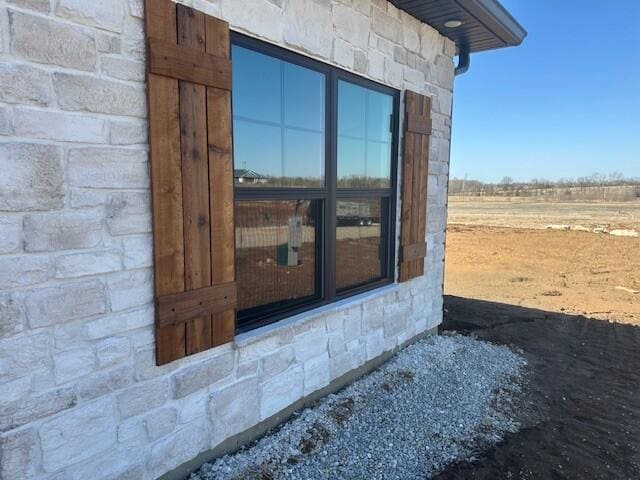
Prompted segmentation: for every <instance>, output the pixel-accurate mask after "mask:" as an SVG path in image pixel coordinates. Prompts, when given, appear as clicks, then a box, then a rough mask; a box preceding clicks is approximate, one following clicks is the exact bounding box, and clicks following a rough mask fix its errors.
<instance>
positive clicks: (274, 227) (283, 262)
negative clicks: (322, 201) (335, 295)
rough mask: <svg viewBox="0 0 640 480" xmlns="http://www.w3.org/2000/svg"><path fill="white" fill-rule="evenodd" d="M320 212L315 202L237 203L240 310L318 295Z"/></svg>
mask: <svg viewBox="0 0 640 480" xmlns="http://www.w3.org/2000/svg"><path fill="white" fill-rule="evenodd" d="M317 211H318V208H317V207H316V205H315V202H312V201H310V200H283V201H281V200H275V201H271V200H270V201H259V200H242V201H236V211H235V230H236V279H237V284H238V310H246V309H249V308H253V307H258V306H267V305H272V304H286V303H287V302H291V301H295V300H301V299H304V298H309V297H313V296H314V295H316V293H317V287H316V240H315V239H316V224H317V218H316V213H315V212H317Z"/></svg>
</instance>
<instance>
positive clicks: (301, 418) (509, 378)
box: [191, 335, 526, 480]
mask: <svg viewBox="0 0 640 480" xmlns="http://www.w3.org/2000/svg"><path fill="white" fill-rule="evenodd" d="M525 372H526V367H525V362H524V361H523V359H522V357H521V356H520V355H518V354H516V353H514V352H513V351H511V350H510V349H508V348H505V347H499V346H495V345H492V344H489V343H486V342H480V341H478V340H475V339H472V338H469V337H463V336H459V335H456V336H440V337H430V338H427V339H424V340H422V341H420V342H418V343H416V344H414V345H412V346H410V347H408V348H406V349H405V350H403V351H402V352H400V353H399V354H397V355H396V356H395V357H394V358H393V359H392V360H390V361H389V362H387V363H386V364H384V365H383V366H381V367H380V368H379V369H377V370H375V371H374V372H372V373H371V374H369V375H367V376H365V377H363V378H361V379H360V380H358V381H357V382H355V383H354V384H352V385H350V386H348V387H347V388H345V389H343V390H342V391H340V392H339V393H337V394H335V395H330V396H328V397H325V398H324V399H322V400H321V401H320V402H319V403H318V404H317V405H316V406H314V407H313V408H309V409H306V410H304V411H302V412H300V413H299V414H298V415H297V416H295V417H294V418H293V419H292V420H290V421H289V422H287V423H285V424H284V425H283V426H282V427H281V428H280V429H278V430H277V431H275V432H273V433H271V434H269V435H267V436H266V437H264V438H263V439H261V440H260V441H258V442H257V443H256V444H254V445H253V446H251V447H249V448H248V449H246V450H243V451H240V452H238V453H236V454H234V455H230V456H226V457H222V458H221V459H218V460H217V461H216V462H214V463H213V464H205V465H204V466H203V467H202V469H201V470H200V471H199V472H197V473H195V474H193V476H192V477H191V478H192V480H214V479H216V480H220V479H234V480H235V479H254V480H277V479H298V480H314V479H327V480H329V479H330V480H338V479H344V480H346V479H349V480H351V479H358V480H360V479H362V480H364V479H366V480H376V479H379V480H382V479H384V480H422V479H424V478H429V477H430V476H432V475H433V474H434V473H436V472H438V471H439V470H441V469H442V467H443V466H444V465H447V464H449V463H451V462H452V461H456V460H460V459H463V458H471V457H473V456H474V455H475V454H476V452H478V451H480V450H483V449H484V448H486V447H487V445H492V444H494V443H495V442H496V441H498V440H499V439H501V438H503V437H504V434H505V433H506V432H509V431H512V432H513V431H516V430H517V427H518V425H517V424H515V423H514V422H513V421H512V420H511V419H512V418H513V417H514V415H515V414H514V409H515V408H517V409H518V410H519V411H521V410H524V408H523V405H524V404H523V401H522V399H521V398H520V396H521V392H522V387H521V385H522V383H523V382H522V380H523V375H524V374H525ZM525 403H526V402H525Z"/></svg>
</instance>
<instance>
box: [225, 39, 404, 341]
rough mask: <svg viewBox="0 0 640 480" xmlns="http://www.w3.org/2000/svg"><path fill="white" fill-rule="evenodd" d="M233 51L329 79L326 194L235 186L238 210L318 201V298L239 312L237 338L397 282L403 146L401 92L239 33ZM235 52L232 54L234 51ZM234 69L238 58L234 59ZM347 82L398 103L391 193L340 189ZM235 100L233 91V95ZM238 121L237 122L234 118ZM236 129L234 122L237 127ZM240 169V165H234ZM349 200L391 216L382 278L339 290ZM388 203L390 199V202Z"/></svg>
mask: <svg viewBox="0 0 640 480" xmlns="http://www.w3.org/2000/svg"><path fill="white" fill-rule="evenodd" d="M231 46H238V47H242V48H246V49H249V50H253V51H255V52H258V53H261V54H264V55H268V56H270V57H274V58H276V59H279V60H283V61H286V62H290V63H292V64H295V65H299V66H302V67H305V68H309V69H311V70H314V71H316V72H320V73H323V74H324V75H325V79H326V82H325V136H326V138H325V169H324V172H325V184H324V187H323V188H314V187H310V188H306V187H262V186H260V187H243V186H239V185H236V184H235V181H234V207H235V202H236V201H242V200H319V202H316V204H319V205H320V206H319V207H318V208H317V210H319V211H318V215H319V218H318V222H317V223H318V224H317V225H316V272H315V276H316V278H315V281H316V286H317V287H319V288H318V293H319V295H318V297H317V298H313V299H310V300H307V301H303V302H301V301H296V300H292V301H290V302H287V303H286V304H283V305H282V306H280V307H278V308H274V306H277V304H276V305H264V306H258V307H254V308H250V309H247V310H244V311H241V312H238V317H237V322H236V333H242V332H247V331H250V330H253V329H255V328H259V327H262V326H264V325H268V324H271V323H274V322H277V321H279V320H282V319H284V318H287V317H290V316H292V315H296V314H298V313H302V312H304V311H308V310H312V309H314V308H317V307H319V306H322V305H327V304H331V303H334V302H336V301H338V300H342V299H344V298H348V297H351V296H353V295H356V294H359V293H363V292H366V291H369V290H373V289H376V288H379V287H382V286H384V285H389V284H392V283H394V281H395V249H396V208H397V197H398V188H397V187H398V185H397V173H398V158H399V155H398V144H399V110H400V91H399V90H396V89H394V88H392V87H389V86H387V85H383V84H381V83H378V82H375V81H373V80H369V79H367V78H364V77H361V76H359V75H356V74H354V73H351V72H348V71H346V70H343V69H340V68H339V67H336V66H333V65H330V64H327V63H323V62H321V61H318V60H315V59H312V58H310V57H306V56H304V55H301V54H299V53H296V52H293V51H291V50H287V49H285V48H282V47H279V46H276V45H273V44H270V43H266V42H263V41H261V40H257V39H255V38H252V37H249V36H246V35H243V34H241V33H238V32H231ZM231 51H233V49H231ZM232 68H233V55H232ZM339 81H345V82H348V83H352V84H354V85H358V86H360V87H364V88H366V89H370V90H373V91H377V92H381V93H384V94H386V95H389V96H391V97H392V99H393V113H392V118H391V127H392V128H391V153H390V154H391V159H390V164H391V171H390V185H389V187H388V188H366V189H362V188H338V186H337V180H338V179H337V147H338V146H337V141H338V83H339ZM232 95H233V91H232ZM232 118H233V116H232ZM232 124H233V122H232ZM234 168H235V165H234ZM345 198H380V199H381V201H382V205H384V204H385V203H386V207H387V209H388V215H387V216H385V218H386V222H384V224H382V227H383V228H382V230H381V231H382V232H383V234H381V240H382V241H383V242H384V248H383V251H384V253H385V255H386V258H383V259H384V260H386V261H384V262H383V265H382V266H383V272H382V273H383V275H382V276H381V277H380V278H378V279H376V280H373V281H371V282H367V283H364V284H360V285H356V286H353V287H349V288H347V289H344V290H340V291H337V289H336V268H335V262H336V256H335V252H336V231H337V230H336V227H337V215H336V204H337V200H339V199H345ZM384 199H388V200H387V201H386V202H385V201H384Z"/></svg>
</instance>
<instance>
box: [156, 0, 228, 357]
mask: <svg viewBox="0 0 640 480" xmlns="http://www.w3.org/2000/svg"><path fill="white" fill-rule="evenodd" d="M145 21H146V36H147V58H148V61H147V81H148V101H149V143H150V157H151V180H152V203H153V237H154V263H155V296H156V361H157V364H158V365H162V364H165V363H168V362H171V361H173V360H176V359H178V358H181V357H184V356H186V355H191V354H193V353H197V352H200V351H203V350H206V349H208V348H211V347H213V346H216V345H220V344H223V343H226V342H229V341H230V340H232V339H233V336H234V332H235V307H236V285H235V271H234V255H235V247H234V230H233V229H234V223H233V163H232V157H231V145H232V143H231V61H230V52H229V49H230V43H229V26H228V24H227V23H226V22H223V21H222V20H219V19H216V18H212V17H209V16H207V15H205V14H203V13H201V12H198V11H196V10H193V9H191V8H188V7H185V6H183V5H176V4H175V3H173V2H172V1H171V0H146V2H145Z"/></svg>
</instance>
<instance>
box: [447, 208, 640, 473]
mask: <svg viewBox="0 0 640 480" xmlns="http://www.w3.org/2000/svg"><path fill="white" fill-rule="evenodd" d="M450 209H451V211H450V217H449V218H450V222H457V223H450V225H449V230H448V234H447V256H446V273H445V278H446V280H445V290H446V292H447V293H448V294H449V295H447V296H446V297H445V316H444V323H443V329H445V330H456V331H459V332H462V333H466V334H470V335H475V336H477V337H479V338H480V339H482V340H488V341H491V342H495V343H498V344H506V345H509V346H512V347H516V348H518V349H521V350H522V351H523V352H524V354H525V356H526V358H527V360H528V362H529V366H530V382H529V387H528V392H527V395H528V398H529V399H530V400H531V402H532V404H533V405H534V408H533V411H522V412H521V413H520V414H519V415H520V417H521V418H519V420H520V421H521V422H522V424H523V425H524V428H522V429H521V430H520V431H519V432H517V433H515V434H509V435H507V436H506V438H505V439H504V441H502V442H501V443H500V444H498V445H496V446H495V447H492V448H490V449H489V450H488V451H487V452H484V453H483V454H482V455H480V456H479V458H478V459H476V461H468V462H462V463H459V464H455V465H452V466H450V467H449V468H447V469H446V470H445V471H444V472H442V473H441V474H440V475H439V476H438V477H437V478H438V479H440V480H444V479H492V480H493V479H503V478H505V479H511V478H512V479H607V480H609V479H638V478H640V293H634V292H635V291H638V290H640V238H619V237H612V236H609V235H603V234H595V233H590V232H580V231H552V230H540V228H544V225H545V224H549V223H562V224H569V225H574V224H577V223H579V224H581V225H585V226H594V225H602V224H606V225H610V226H614V227H617V228H636V229H638V225H639V224H640V223H639V222H638V218H640V216H638V213H640V210H637V206H634V205H633V204H625V205H624V206H623V208H620V207H619V206H611V205H607V204H600V205H599V204H577V203H574V204H571V205H554V204H548V203H547V204H544V205H541V204H540V202H529V203H527V202H518V205H517V206H516V208H515V209H514V208H513V203H511V202H501V203H495V202H494V203H492V202H488V203H484V202H476V203H473V202H468V203H464V204H461V203H458V204H456V202H452V203H450ZM619 212H627V213H619ZM630 212H635V213H630Z"/></svg>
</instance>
